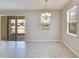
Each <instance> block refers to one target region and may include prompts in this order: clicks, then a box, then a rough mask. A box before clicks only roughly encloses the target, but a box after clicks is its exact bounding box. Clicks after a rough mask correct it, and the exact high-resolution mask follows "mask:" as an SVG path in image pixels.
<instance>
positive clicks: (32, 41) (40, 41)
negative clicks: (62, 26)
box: [26, 40, 61, 42]
mask: <svg viewBox="0 0 79 59" xmlns="http://www.w3.org/2000/svg"><path fill="white" fill-rule="evenodd" d="M26 41H30V42H60V41H61V40H26Z"/></svg>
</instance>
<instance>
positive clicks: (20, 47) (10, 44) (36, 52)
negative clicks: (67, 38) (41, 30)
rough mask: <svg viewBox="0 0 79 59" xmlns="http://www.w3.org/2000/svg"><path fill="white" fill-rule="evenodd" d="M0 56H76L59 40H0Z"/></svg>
mask: <svg viewBox="0 0 79 59" xmlns="http://www.w3.org/2000/svg"><path fill="white" fill-rule="evenodd" d="M0 57H2V58H76V56H75V55H74V54H73V53H72V52H71V51H70V50H69V49H67V48H66V47H65V46H64V45H63V44H62V43H60V42H26V43H25V42H24V41H17V42H15V41H7V42H6V41H0Z"/></svg>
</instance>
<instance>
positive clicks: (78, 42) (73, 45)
mask: <svg viewBox="0 0 79 59" xmlns="http://www.w3.org/2000/svg"><path fill="white" fill-rule="evenodd" d="M77 2H78V0H72V2H70V3H69V4H68V5H67V6H65V8H64V9H63V11H62V21H61V23H62V24H61V28H62V29H61V31H62V41H63V43H64V44H65V45H66V46H67V47H69V48H70V49H71V50H72V51H73V52H74V53H75V54H76V55H77V56H79V19H78V25H77V36H72V35H69V34H67V15H66V12H67V10H68V9H69V8H71V7H72V6H74V5H75V4H77Z"/></svg>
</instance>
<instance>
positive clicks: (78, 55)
mask: <svg viewBox="0 0 79 59" xmlns="http://www.w3.org/2000/svg"><path fill="white" fill-rule="evenodd" d="M62 43H63V44H64V45H65V46H66V47H67V48H68V49H69V50H70V51H72V53H74V54H75V55H76V56H77V57H79V54H78V53H76V52H75V51H74V50H73V49H72V48H71V47H69V46H68V45H67V44H65V42H62Z"/></svg>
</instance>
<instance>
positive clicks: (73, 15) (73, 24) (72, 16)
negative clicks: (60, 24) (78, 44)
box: [67, 6, 77, 34]
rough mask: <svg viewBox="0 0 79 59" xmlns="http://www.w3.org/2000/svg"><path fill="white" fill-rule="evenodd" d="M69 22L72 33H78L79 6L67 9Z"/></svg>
mask: <svg viewBox="0 0 79 59" xmlns="http://www.w3.org/2000/svg"><path fill="white" fill-rule="evenodd" d="M67 23H68V27H67V28H68V30H67V31H68V32H69V33H72V34H77V30H76V29H77V6H74V7H73V8H71V9H69V10H68V11H67Z"/></svg>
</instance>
